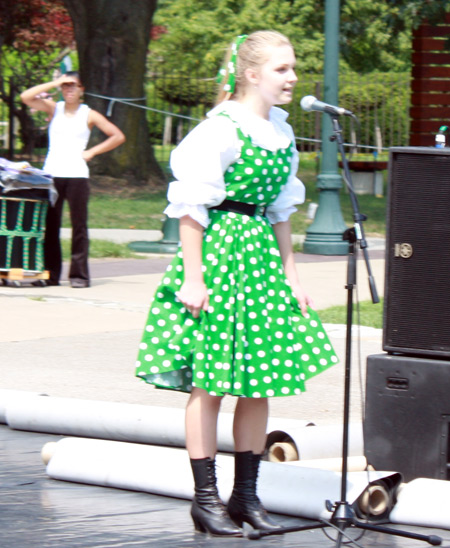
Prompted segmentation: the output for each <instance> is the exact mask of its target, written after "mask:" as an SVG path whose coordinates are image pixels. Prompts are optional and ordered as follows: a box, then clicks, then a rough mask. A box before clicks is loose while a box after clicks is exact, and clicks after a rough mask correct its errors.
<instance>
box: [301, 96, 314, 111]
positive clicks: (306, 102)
mask: <svg viewBox="0 0 450 548" xmlns="http://www.w3.org/2000/svg"><path fill="white" fill-rule="evenodd" d="M316 101H317V99H316V98H315V97H314V95H305V97H303V99H302V100H301V101H300V106H301V107H302V109H303V110H308V111H309V110H312V106H313V104H314V103H315V102H316Z"/></svg>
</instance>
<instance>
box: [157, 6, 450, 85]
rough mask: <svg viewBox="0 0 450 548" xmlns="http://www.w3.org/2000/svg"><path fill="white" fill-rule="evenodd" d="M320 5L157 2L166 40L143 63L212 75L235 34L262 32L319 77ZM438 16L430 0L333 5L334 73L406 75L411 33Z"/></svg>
mask: <svg viewBox="0 0 450 548" xmlns="http://www.w3.org/2000/svg"><path fill="white" fill-rule="evenodd" d="M447 4H448V3H447ZM324 6H325V2H324V1H323V0H322V1H319V0H271V1H270V2H268V1H267V0H240V1H236V0H208V1H206V0H195V1H192V0H159V4H158V10H157V12H156V16H155V23H156V24H158V25H160V26H161V27H163V28H165V29H166V33H165V34H164V35H162V36H161V37H160V38H159V39H158V40H157V41H155V42H154V43H153V44H152V46H151V54H152V55H151V56H152V59H154V60H158V61H159V63H161V64H162V65H164V66H165V67H166V69H168V70H171V71H175V72H177V71H179V70H180V69H181V70H183V71H187V72H189V71H194V70H196V71H198V70H199V69H200V70H201V71H202V73H203V74H204V75H205V76H212V75H214V74H215V72H216V71H217V69H218V67H219V66H220V64H221V61H222V58H223V55H224V52H225V50H226V48H227V46H228V44H229V43H230V42H231V41H232V39H233V38H234V37H235V36H236V35H238V34H242V33H250V32H253V31H255V30H260V29H268V28H270V29H274V30H278V31H281V32H283V33H284V34H286V35H287V36H288V37H289V38H290V39H291V41H292V43H293V45H294V48H295V51H296V54H297V64H298V70H299V72H321V71H322V68H323V46H324V29H323V25H324ZM446 9H447V10H448V9H449V7H448V6H447V8H446V3H445V2H436V1H435V0H341V21H340V22H341V24H340V50H341V69H342V70H352V71H355V72H359V73H367V72H371V71H374V70H377V71H392V70H393V71H398V72H402V71H405V70H408V69H409V63H410V50H411V32H412V29H413V28H414V27H415V26H417V25H418V24H419V23H420V22H421V21H423V19H424V18H428V19H430V20H431V21H436V20H439V18H440V17H442V15H443V13H444V12H445V10H446Z"/></svg>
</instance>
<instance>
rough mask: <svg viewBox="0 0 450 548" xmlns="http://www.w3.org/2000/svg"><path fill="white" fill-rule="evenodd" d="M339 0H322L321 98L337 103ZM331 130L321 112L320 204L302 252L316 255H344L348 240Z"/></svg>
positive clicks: (333, 103)
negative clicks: (345, 238) (322, 71)
mask: <svg viewBox="0 0 450 548" xmlns="http://www.w3.org/2000/svg"><path fill="white" fill-rule="evenodd" d="M339 12H340V2H339V0H326V2H325V52H324V53H325V60H324V101H325V102H326V103H329V104H331V105H337V104H338V70H339ZM332 134H333V127H332V124H331V118H330V117H329V116H328V114H323V115H322V133H321V135H322V163H321V172H320V174H319V176H318V177H317V188H318V189H319V190H320V194H319V207H318V208H317V211H316V215H315V217H314V222H313V223H312V224H311V226H310V227H309V228H308V229H307V231H306V238H305V241H304V244H303V252H304V253H311V254H315V255H346V254H347V253H348V242H347V241H343V240H342V236H343V234H344V232H345V230H347V226H346V224H345V223H344V219H343V217H342V212H341V204H340V201H339V190H340V189H341V188H342V178H341V176H340V175H339V172H338V149H337V144H336V142H334V141H333V142H332V141H330V136H332Z"/></svg>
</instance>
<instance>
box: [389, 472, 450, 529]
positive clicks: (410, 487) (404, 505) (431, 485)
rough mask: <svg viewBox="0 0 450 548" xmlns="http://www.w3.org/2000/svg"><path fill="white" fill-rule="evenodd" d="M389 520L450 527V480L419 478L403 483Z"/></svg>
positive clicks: (409, 523)
mask: <svg viewBox="0 0 450 548" xmlns="http://www.w3.org/2000/svg"><path fill="white" fill-rule="evenodd" d="M389 520H390V521H392V523H405V524H407V525H419V526H420V525H423V526H426V527H438V528H442V529H450V482H449V481H445V480H435V479H427V478H418V479H415V480H412V481H410V482H409V483H407V484H404V485H402V487H401V489H400V490H399V493H398V498H397V503H396V505H395V506H394V508H393V510H392V512H391V513H390V515H389Z"/></svg>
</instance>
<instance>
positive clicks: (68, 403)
mask: <svg viewBox="0 0 450 548" xmlns="http://www.w3.org/2000/svg"><path fill="white" fill-rule="evenodd" d="M184 413H185V412H184V409H177V408H169V407H156V406H146V405H135V404H126V403H115V402H106V401H96V400H80V399H75V398H55V397H48V396H39V395H36V394H31V395H28V396H23V397H20V398H18V397H7V398H6V402H5V411H4V415H5V421H6V423H7V424H8V425H9V426H10V427H11V428H14V429H16V430H26V431H32V432H47V433H51V434H60V435H67V436H79V437H89V438H98V439H108V440H115V441H128V442H134V443H147V444H158V445H168V446H173V447H184V446H185V430H184ZM232 424H233V415H232V414H231V413H220V414H219V420H218V449H219V451H223V452H233V450H234V443H233V435H232V432H233V429H232ZM310 424H311V423H310V422H307V421H298V420H293V419H282V418H270V419H269V423H268V427H267V432H268V436H267V440H268V441H267V444H268V448H269V451H270V447H271V446H272V445H273V444H279V443H290V444H292V446H293V447H294V449H295V451H294V452H292V454H293V455H294V456H295V452H296V453H297V454H298V455H299V458H300V459H301V460H308V459H316V458H337V457H340V456H341V454H342V427H341V426H340V425H331V426H313V425H312V426H309V425H310ZM362 437H363V436H362V425H361V424H356V423H355V424H351V425H350V430H349V455H350V456H358V455H362V454H363V443H362ZM289 458H293V457H289ZM279 460H282V459H279ZM285 460H289V459H288V458H286V459H285Z"/></svg>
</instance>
